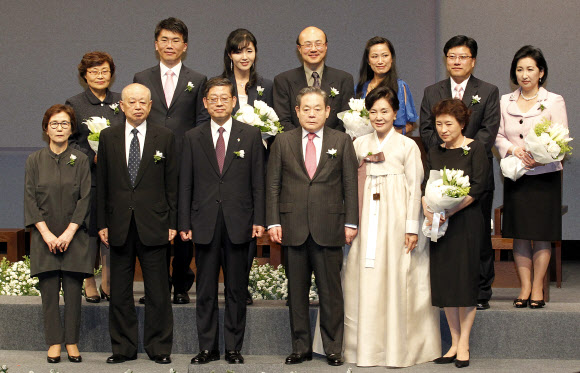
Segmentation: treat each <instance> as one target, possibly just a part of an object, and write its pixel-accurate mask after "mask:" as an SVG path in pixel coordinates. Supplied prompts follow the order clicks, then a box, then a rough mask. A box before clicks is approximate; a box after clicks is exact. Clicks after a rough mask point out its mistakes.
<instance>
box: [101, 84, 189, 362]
mask: <svg viewBox="0 0 580 373" xmlns="http://www.w3.org/2000/svg"><path fill="white" fill-rule="evenodd" d="M120 107H121V109H122V110H123V112H124V113H125V116H126V123H125V124H124V125H122V126H114V127H110V128H107V129H106V130H104V131H103V132H102V133H101V136H100V141H99V152H98V159H99V162H98V164H97V219H98V223H97V224H98V229H99V236H100V238H101V240H102V241H103V242H104V243H105V244H106V245H110V247H111V303H110V306H109V332H110V334H111V345H112V347H113V355H112V356H111V357H109V358H108V359H107V363H122V362H124V361H126V360H134V359H136V358H137V342H138V337H137V336H138V330H137V325H138V324H137V313H136V311H135V304H134V300H133V276H134V274H135V258H136V257H138V258H139V263H140V264H141V269H142V271H143V279H144V282H145V294H146V295H147V299H148V301H147V304H146V305H145V327H144V338H143V345H144V347H145V351H146V352H147V355H149V358H151V359H153V360H155V362H156V363H160V364H168V363H171V358H170V354H171V347H172V343H173V313H172V310H171V299H170V292H169V286H168V280H167V278H168V277H167V266H166V265H165V255H166V254H165V253H166V251H167V246H168V243H169V241H171V240H172V239H173V238H174V237H175V235H176V233H177V231H176V227H177V173H178V170H177V161H176V158H175V139H174V136H173V133H172V132H171V131H170V130H168V129H166V128H163V127H161V126H156V125H153V123H151V121H148V120H147V119H148V118H147V116H148V114H149V111H150V110H151V93H150V92H149V89H147V87H145V86H143V85H141V84H135V83H134V84H130V85H128V86H127V87H125V89H123V93H122V100H121V102H120Z"/></svg>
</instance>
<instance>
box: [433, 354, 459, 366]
mask: <svg viewBox="0 0 580 373" xmlns="http://www.w3.org/2000/svg"><path fill="white" fill-rule="evenodd" d="M456 358H457V354H455V355H453V356H449V357H445V356H441V357H438V358H437V359H435V360H433V362H434V363H435V364H451V363H452V362H454V361H455V359H456Z"/></svg>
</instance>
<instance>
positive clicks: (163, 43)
mask: <svg viewBox="0 0 580 373" xmlns="http://www.w3.org/2000/svg"><path fill="white" fill-rule="evenodd" d="M157 43H158V44H159V45H161V46H166V45H169V44H171V45H174V46H176V47H177V46H179V45H180V44H181V43H183V40H181V39H177V38H175V39H166V38H161V39H159V40H157Z"/></svg>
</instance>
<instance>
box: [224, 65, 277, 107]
mask: <svg viewBox="0 0 580 373" xmlns="http://www.w3.org/2000/svg"><path fill="white" fill-rule="evenodd" d="M228 79H229V80H231V81H232V83H233V84H234V91H235V95H236V98H237V102H236V106H235V107H234V111H233V112H232V114H235V113H237V112H238V110H240V96H239V95H238V84H237V83H236V77H235V76H234V74H230V75H229V76H228ZM258 86H260V87H262V88H264V92H262V95H261V96H260V95H258V90H257V87H258ZM272 95H273V86H272V81H271V80H270V79H266V78H263V77H261V76H260V75H258V79H257V80H256V85H255V86H252V87H248V105H254V101H256V100H260V101H264V102H265V103H266V104H268V106H270V107H271V108H273V107H274V98H273V97H272Z"/></svg>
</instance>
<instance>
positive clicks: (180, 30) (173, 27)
mask: <svg viewBox="0 0 580 373" xmlns="http://www.w3.org/2000/svg"><path fill="white" fill-rule="evenodd" d="M161 30H168V31H172V32H175V33H176V34H180V35H181V36H182V37H183V42H184V43H187V35H188V31H187V26H186V25H185V23H183V21H182V20H180V19H178V18H174V17H169V18H167V19H164V20H163V21H161V22H159V23H158V24H157V26H156V27H155V40H157V38H158V37H159V34H160V33H161Z"/></svg>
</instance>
